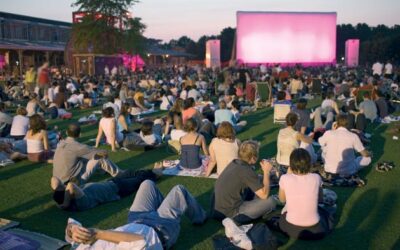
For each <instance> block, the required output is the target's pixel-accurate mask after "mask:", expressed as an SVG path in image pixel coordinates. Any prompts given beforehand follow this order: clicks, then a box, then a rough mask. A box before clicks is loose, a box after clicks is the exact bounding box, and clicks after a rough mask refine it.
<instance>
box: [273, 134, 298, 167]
mask: <svg viewBox="0 0 400 250" xmlns="http://www.w3.org/2000/svg"><path fill="white" fill-rule="evenodd" d="M298 133H299V132H297V131H296V130H294V129H292V128H289V127H287V128H283V129H281V130H279V133H278V138H277V153H276V161H277V162H278V163H279V164H281V165H284V166H289V162H290V154H291V153H292V152H293V150H295V149H296V148H299V147H300V142H299V141H298V140H297V135H298Z"/></svg>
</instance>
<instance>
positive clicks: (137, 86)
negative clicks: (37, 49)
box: [0, 62, 400, 249]
mask: <svg viewBox="0 0 400 250" xmlns="http://www.w3.org/2000/svg"><path fill="white" fill-rule="evenodd" d="M399 76H400V75H399V73H398V72H396V71H395V68H394V67H393V66H392V65H391V63H390V62H388V63H387V64H386V65H383V64H382V63H376V64H374V65H373V66H372V68H364V67H359V68H354V69H351V68H346V67H341V66H339V67H320V68H302V67H301V66H295V67H282V66H281V65H271V66H270V67H266V66H265V65H261V66H260V67H252V68H248V67H246V66H245V65H242V64H237V65H233V66H231V67H228V68H225V69H223V70H218V69H205V68H202V67H189V66H184V65H181V66H172V67H165V68H145V69H143V71H140V72H132V73H129V74H128V73H126V74H122V75H120V74H118V71H115V70H112V71H111V72H110V71H109V70H108V71H107V70H106V71H105V74H104V75H100V76H84V75H82V76H80V77H73V76H71V75H68V74H67V73H66V72H64V71H62V70H56V69H50V68H49V65H48V63H45V64H44V65H42V66H41V67H40V68H38V70H37V71H36V70H35V68H34V67H30V68H29V69H28V70H27V71H26V73H25V75H24V76H23V77H22V78H20V79H13V78H11V79H8V80H7V81H6V83H5V85H4V86H3V88H2V89H1V91H0V98H1V103H0V133H1V139H0V150H1V154H0V157H1V159H0V160H2V162H3V161H4V162H5V161H7V162H11V163H12V162H13V161H17V160H25V159H26V160H28V161H31V162H41V163H49V164H52V165H53V174H52V178H51V180H49V182H50V187H51V189H52V190H53V199H54V201H55V204H56V205H57V206H58V207H59V208H60V209H63V210H68V211H81V210H87V209H91V208H93V207H95V206H98V205H100V204H102V203H105V202H112V201H117V200H119V199H121V198H122V197H125V196H128V195H130V194H132V193H135V192H136V197H135V199H134V201H133V204H132V206H131V208H130V209H129V214H128V222H127V224H126V225H123V226H121V227H119V228H117V229H114V230H112V231H107V230H100V229H93V228H88V227H85V226H83V225H82V224H80V223H79V222H77V221H75V220H73V219H70V220H69V221H68V223H67V227H66V239H67V240H68V241H69V242H71V243H72V244H76V246H77V247H78V249H88V246H90V247H93V249H114V248H115V249H116V247H117V245H119V246H124V247H125V248H126V249H136V248H138V249H139V248H146V249H147V248H149V249H162V248H170V247H172V246H173V245H174V243H175V242H176V241H177V238H178V236H179V230H180V225H179V224H180V217H181V216H182V215H183V214H185V215H186V216H188V217H189V219H190V220H191V221H192V222H193V223H194V224H202V223H204V222H205V221H206V219H207V216H206V212H205V210H204V209H203V208H202V207H201V205H200V204H199V203H198V202H197V201H196V199H195V198H194V197H193V196H192V195H191V194H190V192H189V191H188V190H187V189H186V188H185V187H184V186H182V185H177V186H175V187H174V188H172V190H171V191H170V192H169V193H168V195H167V196H166V197H165V198H164V197H163V196H162V194H161V193H160V191H159V190H158V188H157V186H156V184H155V182H156V181H157V179H158V178H159V177H160V176H161V175H162V170H163V166H162V163H155V167H154V169H153V170H145V171H134V170H132V169H127V170H123V169H121V168H120V167H118V166H117V165H116V164H115V163H113V162H112V161H111V160H110V159H109V157H108V156H109V154H110V152H109V151H108V150H107V149H99V147H100V146H101V145H103V144H105V145H107V146H106V148H109V149H110V150H111V154H112V152H115V151H117V150H120V149H124V150H132V149H135V148H138V147H142V148H144V149H146V150H152V149H154V148H157V147H160V146H162V145H164V144H167V146H168V147H171V148H173V149H174V150H175V151H176V153H177V157H179V166H180V167H181V168H182V169H190V170H200V171H201V172H202V175H203V176H204V177H208V176H210V175H212V174H216V175H217V176H218V177H217V180H216V182H215V187H214V191H213V195H212V196H213V197H212V204H211V205H212V206H211V217H212V218H213V219H216V220H226V219H228V220H232V221H233V222H234V225H239V224H240V225H243V224H249V223H252V222H254V221H255V220H257V219H259V218H264V219H266V220H267V224H268V226H269V227H270V228H271V229H273V230H277V231H281V232H283V233H284V234H286V235H289V236H290V237H294V238H298V239H321V238H323V237H324V236H326V235H327V234H328V233H329V232H331V231H332V230H333V228H334V224H333V222H334V215H335V205H334V204H327V203H326V202H325V203H324V194H325V191H323V189H322V185H323V181H324V178H326V176H327V175H328V176H330V178H347V177H350V176H353V175H355V174H357V172H358V171H359V170H360V169H362V168H363V167H366V166H369V165H370V164H371V161H372V160H371V157H372V156H373V154H372V152H369V151H368V150H367V147H366V144H368V143H370V138H369V136H368V133H366V132H367V131H366V130H367V128H368V126H369V125H370V124H372V123H379V122H381V123H389V122H392V121H394V120H396V119H395V118H393V116H391V115H390V114H391V113H393V112H395V111H398V110H399V105H398V99H399V98H398V95H399V93H400V92H399V79H400V78H399ZM258 82H264V83H267V86H268V97H267V99H266V100H263V101H262V98H261V93H260V90H258V87H257V83H258ZM318 96H321V97H322V102H321V103H319V105H317V106H316V107H314V108H313V109H309V106H308V102H310V100H312V99H315V100H313V102H314V103H317V100H319V99H317V97H318ZM282 105H284V106H287V107H288V109H285V110H288V112H287V113H286V114H285V116H284V117H285V121H284V124H282V127H281V129H280V130H279V132H278V135H277V144H276V149H277V153H276V155H275V156H274V157H273V159H261V160H260V159H259V158H260V157H259V155H260V150H262V148H260V143H259V142H257V141H254V140H251V139H249V138H246V139H245V140H239V139H238V138H237V133H240V132H241V131H245V130H248V129H251V126H250V125H249V124H248V123H247V121H246V120H245V119H246V116H243V115H246V114H248V113H249V112H255V111H257V109H258V108H259V107H260V106H267V107H270V108H272V109H279V108H280V107H282ZM96 107H97V108H96ZM89 108H92V109H93V110H94V109H97V110H99V111H100V113H101V118H100V119H99V122H97V118H96V116H94V117H92V118H94V119H89V118H87V119H86V120H81V119H80V121H84V122H87V121H89V120H90V121H91V122H93V123H96V124H98V132H97V136H96V138H95V145H94V147H92V146H89V145H86V144H84V143H81V142H79V137H80V134H81V124H79V123H77V122H75V121H72V120H71V122H70V124H69V125H68V128H67V130H66V133H65V134H63V133H62V132H61V131H59V130H58V128H57V127H53V128H51V129H50V128H49V126H48V125H47V123H48V121H49V120H52V119H56V120H61V119H71V118H73V114H74V113H76V110H78V109H89ZM156 109H160V110H163V111H165V112H164V113H165V116H162V115H159V114H158V113H157V114H156V115H155V116H154V117H152V116H151V113H152V112H155V110H156ZM144 114H149V116H146V117H145V118H143V115H144ZM134 125H135V128H139V129H133V127H134ZM268 126H270V125H269V124H265V130H267V129H268ZM316 145H317V146H316ZM103 148H104V147H103ZM318 149H319V150H318ZM146 150H144V151H143V154H146ZM262 153H263V154H264V152H262ZM268 153H269V152H268ZM178 155H179V156H178ZM258 162H259V165H260V168H261V173H262V174H261V175H259V174H258V173H257V172H256V171H255V166H257V163H258ZM97 171H103V172H107V173H108V174H109V175H110V176H111V178H110V179H108V180H106V181H102V182H90V178H91V176H92V175H93V174H94V173H95V172H97ZM321 172H322V173H323V174H321ZM275 186H278V187H279V190H278V193H277V194H276V195H273V194H272V192H271V190H272V188H273V187H275ZM277 210H281V212H280V213H279V216H278V217H275V216H273V217H271V216H270V215H271V214H273V212H274V211H277ZM223 224H224V225H225V226H226V225H232V223H228V222H226V221H225V223H223ZM226 227H227V226H226ZM228 227H229V226H228ZM231 227H232V226H231ZM226 230H227V231H229V230H231V231H232V228H226ZM239 231H240V230H239Z"/></svg>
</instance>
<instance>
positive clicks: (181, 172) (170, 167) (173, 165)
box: [163, 157, 218, 179]
mask: <svg viewBox="0 0 400 250" xmlns="http://www.w3.org/2000/svg"><path fill="white" fill-rule="evenodd" d="M202 160H203V164H202V166H201V167H199V168H196V169H187V168H182V167H181V166H180V165H179V160H164V161H163V167H164V168H165V169H164V170H163V174H164V175H175V176H191V177H203V178H212V179H217V178H218V174H216V173H214V174H211V175H210V176H208V177H205V176H204V173H205V169H206V168H205V167H204V166H207V164H208V161H209V159H208V157H203V159H202Z"/></svg>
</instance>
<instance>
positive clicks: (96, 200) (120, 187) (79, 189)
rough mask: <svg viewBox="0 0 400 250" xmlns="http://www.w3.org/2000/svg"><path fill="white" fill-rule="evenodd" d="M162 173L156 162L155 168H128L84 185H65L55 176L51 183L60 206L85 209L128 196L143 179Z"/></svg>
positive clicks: (70, 208) (153, 177) (153, 178)
mask: <svg viewBox="0 0 400 250" xmlns="http://www.w3.org/2000/svg"><path fill="white" fill-rule="evenodd" d="M161 175H162V165H160V164H156V165H155V166H154V169H153V170H138V171H135V170H133V169H128V170H127V171H124V173H122V174H121V175H119V176H118V177H114V178H111V179H109V180H106V181H102V182H91V183H86V184H84V185H82V186H79V185H77V184H76V183H73V182H69V183H68V184H67V185H64V184H63V183H62V182H61V180H59V179H58V178H57V177H54V176H53V177H52V178H51V183H50V185H51V188H52V189H53V190H54V192H53V200H54V201H55V202H56V203H57V206H58V207H59V208H61V209H64V210H69V211H83V210H88V209H91V208H94V207H96V206H98V205H100V204H103V203H107V202H111V201H116V200H119V199H121V198H122V197H125V196H128V195H130V194H132V193H133V192H136V191H137V190H138V188H139V186H140V184H141V183H142V182H143V181H145V180H152V181H155V180H156V179H157V178H158V177H160V176H161Z"/></svg>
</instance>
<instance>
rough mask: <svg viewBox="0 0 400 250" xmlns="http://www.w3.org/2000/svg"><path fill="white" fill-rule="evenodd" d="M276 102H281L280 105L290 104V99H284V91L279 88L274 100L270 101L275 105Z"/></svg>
mask: <svg viewBox="0 0 400 250" xmlns="http://www.w3.org/2000/svg"><path fill="white" fill-rule="evenodd" d="M277 104H282V105H289V106H291V105H292V101H291V100H290V99H289V100H287V99H286V92H285V91H283V90H281V91H278V93H277V94H276V100H275V101H274V102H273V103H272V106H274V105H277Z"/></svg>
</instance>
